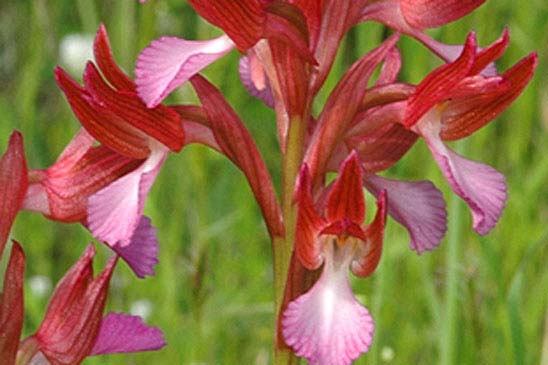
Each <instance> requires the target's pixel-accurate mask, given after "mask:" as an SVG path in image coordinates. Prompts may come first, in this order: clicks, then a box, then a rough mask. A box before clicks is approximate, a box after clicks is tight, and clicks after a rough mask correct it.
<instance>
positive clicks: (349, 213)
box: [327, 151, 365, 225]
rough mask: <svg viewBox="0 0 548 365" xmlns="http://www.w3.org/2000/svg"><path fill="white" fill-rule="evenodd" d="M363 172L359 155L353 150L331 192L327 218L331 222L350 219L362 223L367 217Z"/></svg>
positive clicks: (341, 168)
mask: <svg viewBox="0 0 548 365" xmlns="http://www.w3.org/2000/svg"><path fill="white" fill-rule="evenodd" d="M362 178H363V172H362V169H361V167H360V162H359V160H358V155H357V153H356V152H355V151H352V152H351V153H350V155H349V156H348V157H347V158H346V159H345V160H344V161H343V163H342V164H341V167H340V169H339V176H338V177H337V180H336V181H335V183H334V184H333V187H332V189H331V191H330V192H329V196H328V200H327V220H328V221H330V222H334V221H338V220H348V221H349V222H353V223H356V224H358V225H360V224H361V223H362V222H363V220H364V218H365V200H364V197H363V181H362Z"/></svg>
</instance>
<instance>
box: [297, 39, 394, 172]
mask: <svg viewBox="0 0 548 365" xmlns="http://www.w3.org/2000/svg"><path fill="white" fill-rule="evenodd" d="M397 40H398V35H394V36H392V37H390V38H389V39H387V40H386V41H385V42H384V43H383V44H382V45H381V46H379V47H378V48H376V49H374V50H373V51H371V52H369V53H368V54H366V55H365V56H364V57H362V58H361V59H360V60H358V61H357V62H356V63H354V65H352V67H351V68H350V69H349V70H348V71H347V72H346V73H345V75H344V76H343V78H342V79H341V81H339V83H338V84H337V87H336V88H335V90H333V92H332V93H331V95H330V96H329V99H328V100H327V103H326V105H325V108H324V110H323V111H322V113H321V115H320V117H319V119H318V124H317V127H316V129H315V131H314V134H313V135H312V139H311V142H310V145H309V147H308V150H307V152H306V157H305V161H306V162H307V163H308V165H309V168H310V174H311V176H312V181H313V182H316V181H317V179H318V178H319V177H320V176H322V175H323V174H324V173H325V170H326V165H327V162H328V159H329V158H330V156H331V154H332V153H333V151H334V150H335V148H336V147H337V145H338V144H339V143H341V141H342V139H343V137H344V134H345V133H346V131H347V129H348V128H349V126H350V123H351V122H352V121H353V119H354V117H355V115H356V113H357V111H358V109H359V107H360V104H361V102H362V100H363V98H364V96H365V94H366V85H367V82H368V80H369V78H370V76H371V75H372V73H373V71H374V70H375V68H376V67H377V66H378V65H379V64H380V63H381V62H382V61H383V59H384V58H385V57H386V55H387V53H388V52H389V50H390V49H391V48H392V47H393V46H394V45H395V43H396V42H397Z"/></svg>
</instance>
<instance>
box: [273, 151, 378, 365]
mask: <svg viewBox="0 0 548 365" xmlns="http://www.w3.org/2000/svg"><path fill="white" fill-rule="evenodd" d="M362 177H363V175H362V170H361V167H360V165H359V161H358V156H357V155H356V154H355V153H352V154H351V155H350V156H349V157H348V158H347V159H346V160H345V161H344V162H343V163H342V165H341V169H340V171H339V176H338V178H337V180H335V182H334V183H333V184H332V186H330V187H329V191H328V193H327V197H326V203H325V205H326V207H325V208H324V209H318V208H319V207H320V206H321V203H320V202H319V201H316V202H315V201H314V199H313V198H312V191H311V190H312V185H311V179H310V174H309V171H308V167H307V166H306V165H304V166H303V168H302V169H301V173H300V176H299V185H298V187H297V192H296V194H297V196H296V201H297V207H298V213H297V214H298V215H297V225H296V234H295V253H296V255H297V258H298V260H299V261H300V262H301V263H302V265H303V266H304V267H306V268H307V269H309V270H315V269H318V268H319V267H320V266H322V264H323V268H322V273H321V276H320V278H319V279H318V281H317V282H316V283H315V284H314V286H313V287H312V288H311V289H310V290H309V291H308V292H307V293H305V294H303V295H301V296H300V297H299V298H297V299H296V300H294V301H292V302H291V303H289V304H288V306H287V308H286V309H285V311H284V313H283V319H282V332H283V336H284V338H285V342H286V343H287V344H288V345H289V346H291V347H292V348H293V349H294V351H295V353H296V354H297V355H299V356H303V357H305V358H307V359H308V360H309V361H310V363H311V364H317V365H327V364H329V365H342V364H350V362H351V361H352V360H354V359H356V358H357V357H358V356H359V355H360V354H361V353H362V352H365V351H367V350H368V349H369V346H370V345H371V342H372V340H373V331H374V325H373V320H372V318H371V315H370V314H369V311H368V310H367V309H366V308H364V307H363V306H362V305H361V304H360V303H359V302H358V301H357V300H356V298H355V297H354V295H353V293H352V289H351V288H350V283H349V278H348V269H349V268H350V269H351V270H352V272H353V273H354V274H355V275H357V276H359V277H367V276H369V275H371V273H373V271H374V270H375V268H376V267H377V264H378V263H379V260H380V256H381V251H382V239H383V232H384V225H385V219H386V193H385V192H382V193H381V194H380V195H379V198H378V201H377V208H378V210H377V214H376V216H375V219H374V221H373V222H372V223H371V224H370V225H368V226H364V227H362V223H363V221H364V219H365V200H364V197H363V191H362V183H363V182H362ZM318 211H322V214H320V213H318Z"/></svg>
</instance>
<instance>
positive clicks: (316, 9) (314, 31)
mask: <svg viewBox="0 0 548 365" xmlns="http://www.w3.org/2000/svg"><path fill="white" fill-rule="evenodd" d="M324 2H325V0H293V4H295V6H297V7H298V8H299V9H301V11H302V12H303V14H304V16H305V18H306V23H307V26H308V32H309V42H310V49H315V46H316V43H317V42H318V36H319V35H320V29H321V24H322V11H323V7H324Z"/></svg>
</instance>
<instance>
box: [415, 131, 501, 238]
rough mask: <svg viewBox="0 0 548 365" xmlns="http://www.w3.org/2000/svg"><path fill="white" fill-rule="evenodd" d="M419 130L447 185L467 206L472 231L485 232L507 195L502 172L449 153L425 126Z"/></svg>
mask: <svg viewBox="0 0 548 365" xmlns="http://www.w3.org/2000/svg"><path fill="white" fill-rule="evenodd" d="M420 130H421V132H422V135H423V137H424V139H425V140H426V142H427V144H428V147H429V148H430V151H431V152H432V155H433V156H434V159H435V160H436V162H437V163H438V165H439V167H440V169H441V171H442V173H443V175H444V176H445V178H446V179H447V181H448V182H449V185H450V186H451V188H452V189H453V191H454V192H455V193H456V194H457V195H458V196H460V197H461V198H462V199H463V200H464V201H465V202H466V204H468V206H469V207H470V210H471V212H472V218H473V227H474V230H475V231H476V232H478V233H479V234H481V235H484V234H487V233H489V231H491V229H493V227H494V226H495V225H496V224H497V221H498V220H499V218H500V216H501V214H502V210H503V209H504V206H505V204H506V199H507V198H508V193H507V188H506V179H505V178H504V175H502V174H501V173H500V172H498V171H497V170H495V169H494V168H492V167H490V166H487V165H484V164H481V163H478V162H474V161H470V160H467V159H465V158H464V157H462V156H460V155H458V154H457V153H455V152H453V151H452V150H451V149H449V148H447V147H446V146H445V145H444V144H443V142H442V141H441V139H440V137H439V135H438V134H436V133H433V132H432V131H431V130H428V127H427V126H426V127H424V128H421V127H420Z"/></svg>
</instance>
